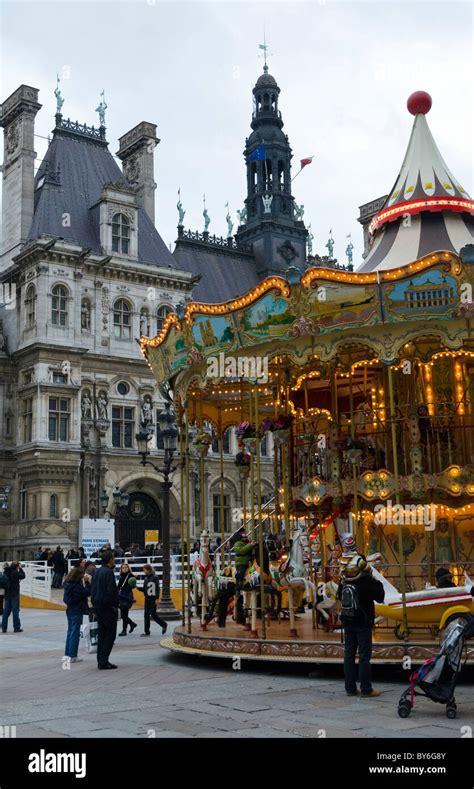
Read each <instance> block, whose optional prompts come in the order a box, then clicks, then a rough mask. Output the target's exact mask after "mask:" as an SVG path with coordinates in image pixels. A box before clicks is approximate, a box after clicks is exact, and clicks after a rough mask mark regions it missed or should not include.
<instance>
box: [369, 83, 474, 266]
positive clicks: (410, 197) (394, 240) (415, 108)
mask: <svg viewBox="0 0 474 789" xmlns="http://www.w3.org/2000/svg"><path fill="white" fill-rule="evenodd" d="M407 106H408V110H409V111H410V112H411V113H412V115H414V116H415V120H414V123H413V129H412V132H411V136H410V140H409V143H408V148H407V151H406V153H405V158H404V159H403V163H402V166H401V169H400V172H399V174H398V176H397V179H396V181H395V185H394V186H393V188H392V190H391V191H390V194H389V196H388V198H387V200H386V201H385V203H384V205H383V207H382V209H381V210H380V211H379V212H378V213H377V214H376V215H375V217H374V218H373V220H372V222H371V225H370V228H369V232H370V234H371V236H372V244H371V248H370V251H369V254H368V255H367V258H366V259H365V261H364V264H363V266H362V267H361V268H360V269H359V271H361V272H369V271H378V270H386V269H392V268H396V267H399V266H403V265H405V264H407V263H410V262H412V261H414V260H417V259H419V258H421V257H423V256H424V255H428V254H430V253H431V252H435V251H438V250H448V251H451V252H459V251H460V249H461V248H462V247H463V246H464V245H465V244H469V243H472V240H473V238H474V219H473V214H474V202H473V201H472V200H471V198H470V197H469V195H468V194H467V192H466V190H465V189H464V187H463V186H462V185H461V184H460V183H459V181H458V180H457V179H456V178H455V177H454V176H453V174H452V173H451V171H450V170H449V168H448V166H447V164H446V162H445V161H444V159H443V157H442V156H441V153H440V151H439V149H438V146H437V145H436V142H435V140H434V138H433V135H432V134H431V131H430V129H429V126H428V123H427V120H426V113H427V112H429V110H430V108H431V97H430V96H429V95H428V93H425V92H424V91H418V92H417V93H413V94H412V95H411V96H410V98H409V99H408V102H407ZM407 216H409V217H410V221H406V220H407Z"/></svg>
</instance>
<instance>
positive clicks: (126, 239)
mask: <svg viewBox="0 0 474 789" xmlns="http://www.w3.org/2000/svg"><path fill="white" fill-rule="evenodd" d="M129 249H130V222H129V220H128V219H127V217H126V216H125V214H114V216H113V217H112V251H113V252H121V253H122V254H123V255H128V253H129Z"/></svg>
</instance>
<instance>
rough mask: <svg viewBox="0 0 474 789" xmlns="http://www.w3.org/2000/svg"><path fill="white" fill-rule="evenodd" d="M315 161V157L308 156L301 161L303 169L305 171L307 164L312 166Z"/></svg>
mask: <svg viewBox="0 0 474 789" xmlns="http://www.w3.org/2000/svg"><path fill="white" fill-rule="evenodd" d="M313 159H314V156H307V157H306V159H300V165H301V169H303V167H306V165H307V164H311V162H312V161H313Z"/></svg>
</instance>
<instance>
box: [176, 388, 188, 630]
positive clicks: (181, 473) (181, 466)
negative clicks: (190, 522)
mask: <svg viewBox="0 0 474 789" xmlns="http://www.w3.org/2000/svg"><path fill="white" fill-rule="evenodd" d="M178 414H179V506H180V532H181V609H182V616H183V620H182V621H183V627H184V626H185V625H186V602H185V601H186V596H185V584H184V542H185V532H184V519H185V514H184V463H185V458H184V451H183V404H182V400H181V397H180V398H179V400H178ZM187 551H188V553H189V545H188V546H187Z"/></svg>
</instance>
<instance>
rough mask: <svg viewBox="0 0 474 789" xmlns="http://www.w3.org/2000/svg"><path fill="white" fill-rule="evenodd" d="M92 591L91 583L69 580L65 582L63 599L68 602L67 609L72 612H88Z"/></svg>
mask: <svg viewBox="0 0 474 789" xmlns="http://www.w3.org/2000/svg"><path fill="white" fill-rule="evenodd" d="M90 593H91V587H90V585H89V584H86V586H84V584H82V583H71V581H68V582H67V583H65V584H64V596H63V600H64V602H65V603H66V606H67V610H68V612H69V613H70V614H87V613H88V612H89V607H88V605H87V598H88V597H89V595H90Z"/></svg>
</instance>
